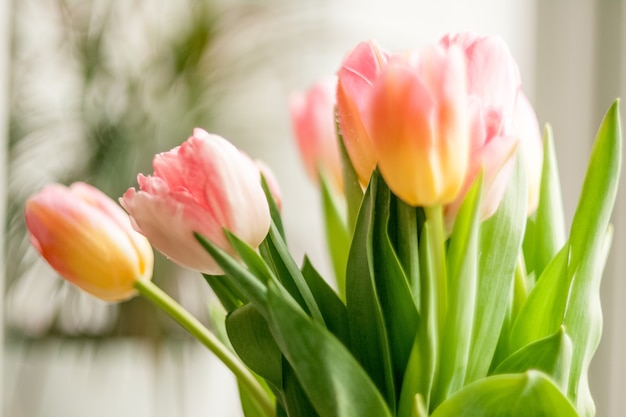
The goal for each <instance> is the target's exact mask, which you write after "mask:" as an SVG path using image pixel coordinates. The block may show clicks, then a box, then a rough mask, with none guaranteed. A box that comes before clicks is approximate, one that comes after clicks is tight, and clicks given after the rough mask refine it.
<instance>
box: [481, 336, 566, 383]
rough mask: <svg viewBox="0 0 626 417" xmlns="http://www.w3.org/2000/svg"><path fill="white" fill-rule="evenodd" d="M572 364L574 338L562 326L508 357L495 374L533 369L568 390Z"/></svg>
mask: <svg viewBox="0 0 626 417" xmlns="http://www.w3.org/2000/svg"><path fill="white" fill-rule="evenodd" d="M571 364H572V340H571V339H570V337H569V336H568V335H567V333H566V332H565V328H564V327H561V328H560V329H559V331H558V332H557V333H555V334H553V335H551V336H548V337H545V338H543V339H540V340H537V341H536V342H533V343H530V344H528V345H526V346H524V347H523V348H522V349H520V350H518V351H517V352H515V353H513V354H512V355H511V356H509V357H508V358H506V359H505V360H504V361H502V363H500V365H498V367H497V368H496V369H495V370H494V372H493V373H494V374H495V375H497V374H511V373H522V372H526V371H529V370H531V369H536V370H538V371H542V372H544V373H545V374H546V375H548V376H550V377H551V378H552V380H554V382H555V383H556V384H557V385H558V386H559V388H560V389H561V392H564V393H566V392H567V384H568V380H569V369H570V366H571Z"/></svg>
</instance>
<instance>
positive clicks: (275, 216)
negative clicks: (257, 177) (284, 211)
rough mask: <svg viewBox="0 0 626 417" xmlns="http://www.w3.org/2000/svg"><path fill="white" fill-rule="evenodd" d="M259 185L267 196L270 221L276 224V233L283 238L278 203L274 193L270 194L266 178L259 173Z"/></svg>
mask: <svg viewBox="0 0 626 417" xmlns="http://www.w3.org/2000/svg"><path fill="white" fill-rule="evenodd" d="M261 185H262V186H263V191H264V192H265V197H266V198H267V204H268V205H269V207H270V216H271V217H272V222H273V223H274V224H275V225H276V230H278V233H280V235H281V236H282V237H283V239H285V228H284V227H283V219H282V217H281V215H280V209H279V208H278V204H277V203H276V200H275V199H274V194H272V190H270V186H269V184H268V183H267V179H266V178H265V177H264V176H263V175H261Z"/></svg>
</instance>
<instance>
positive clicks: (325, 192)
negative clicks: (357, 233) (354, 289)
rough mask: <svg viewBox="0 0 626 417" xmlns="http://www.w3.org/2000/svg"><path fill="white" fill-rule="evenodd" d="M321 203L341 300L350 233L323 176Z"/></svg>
mask: <svg viewBox="0 0 626 417" xmlns="http://www.w3.org/2000/svg"><path fill="white" fill-rule="evenodd" d="M320 178H321V187H322V190H321V191H322V202H323V208H324V223H325V225H326V241H327V242H328V251H329V253H330V259H331V261H332V264H333V270H334V272H335V281H336V283H337V290H338V291H339V294H340V296H341V298H342V299H344V300H345V295H346V264H347V263H348V252H349V251H350V233H349V232H348V228H347V227H346V224H345V222H344V220H343V217H342V216H341V214H340V212H339V207H338V205H337V202H336V201H335V200H336V197H335V196H334V195H333V191H332V190H331V188H330V186H329V184H328V180H327V178H326V176H325V175H321V176H320Z"/></svg>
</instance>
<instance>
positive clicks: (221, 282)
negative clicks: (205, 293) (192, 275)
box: [202, 274, 248, 313]
mask: <svg viewBox="0 0 626 417" xmlns="http://www.w3.org/2000/svg"><path fill="white" fill-rule="evenodd" d="M202 276H203V277H204V279H205V280H206V282H207V283H208V284H209V286H210V287H211V289H212V290H213V293H214V294H215V295H216V296H217V298H218V299H219V300H220V303H221V304H222V306H223V307H224V309H225V310H226V311H227V312H229V313H230V312H231V311H233V310H234V309H236V308H237V307H240V306H241V305H243V304H245V303H246V302H248V300H247V298H246V297H245V296H244V295H243V294H242V293H241V291H239V289H238V288H237V287H236V286H234V285H232V284H231V282H230V280H228V279H227V278H225V277H224V276H223V275H208V274H202Z"/></svg>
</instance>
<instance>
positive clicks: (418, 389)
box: [397, 221, 438, 417]
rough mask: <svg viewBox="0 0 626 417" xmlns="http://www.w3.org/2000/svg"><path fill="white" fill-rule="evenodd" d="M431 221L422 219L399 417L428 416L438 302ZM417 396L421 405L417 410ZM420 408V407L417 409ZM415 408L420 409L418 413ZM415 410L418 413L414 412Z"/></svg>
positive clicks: (434, 365)
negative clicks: (414, 315)
mask: <svg viewBox="0 0 626 417" xmlns="http://www.w3.org/2000/svg"><path fill="white" fill-rule="evenodd" d="M431 228H432V225H431V222H430V221H426V222H424V225H423V229H422V234H421V238H420V242H419V257H420V260H421V262H420V278H421V288H420V290H419V294H420V305H421V311H420V321H419V325H418V328H417V332H416V334H415V340H414V341H413V347H412V349H411V354H410V356H409V363H408V364H407V369H406V373H405V375H404V380H403V381H402V390H401V392H400V400H399V403H398V413H397V415H398V417H415V415H418V416H422V415H423V416H427V415H428V414H427V413H425V412H423V410H422V408H423V409H425V410H428V408H429V404H430V394H431V388H432V383H433V379H434V376H435V370H436V367H437V340H438V339H437V306H436V304H435V303H436V301H435V297H436V295H435V285H436V282H437V278H436V277H435V273H434V269H433V268H434V260H433V255H432V251H431V249H432V248H431V242H430V236H431V235H432V231H431ZM416 398H419V401H420V405H419V407H418V409H417V410H416V408H415V407H416V404H415V402H416ZM420 410H422V411H420ZM418 411H419V412H420V413H418ZM416 413H418V414H416Z"/></svg>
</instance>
